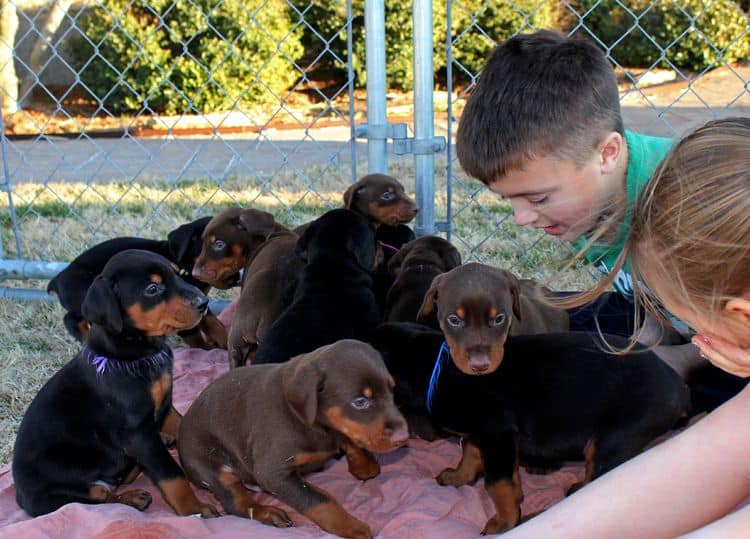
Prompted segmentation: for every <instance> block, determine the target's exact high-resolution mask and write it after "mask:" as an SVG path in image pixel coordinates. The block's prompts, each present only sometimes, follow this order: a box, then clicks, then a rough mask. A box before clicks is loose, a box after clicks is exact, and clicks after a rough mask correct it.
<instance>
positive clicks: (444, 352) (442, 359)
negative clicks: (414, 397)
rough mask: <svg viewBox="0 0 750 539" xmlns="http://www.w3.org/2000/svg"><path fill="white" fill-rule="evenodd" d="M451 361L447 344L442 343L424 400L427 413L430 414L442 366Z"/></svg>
mask: <svg viewBox="0 0 750 539" xmlns="http://www.w3.org/2000/svg"><path fill="white" fill-rule="evenodd" d="M449 361H451V349H450V348H449V347H448V342H447V341H443V344H441V345H440V350H439V351H438V355H437V359H436V360H435V367H433V369H432V376H430V385H429V386H428V387H427V399H426V400H425V406H426V407H427V412H428V413H430V414H432V401H433V399H434V398H435V391H436V390H437V386H438V379H439V378H440V371H441V370H442V369H443V366H444V365H447V364H448V362H449Z"/></svg>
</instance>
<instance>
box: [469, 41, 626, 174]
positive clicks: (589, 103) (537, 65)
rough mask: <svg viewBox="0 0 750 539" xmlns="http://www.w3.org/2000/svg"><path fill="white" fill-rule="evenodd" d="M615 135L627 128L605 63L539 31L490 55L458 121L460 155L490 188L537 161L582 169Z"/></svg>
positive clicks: (584, 45) (583, 47)
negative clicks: (555, 160) (561, 161)
mask: <svg viewBox="0 0 750 539" xmlns="http://www.w3.org/2000/svg"><path fill="white" fill-rule="evenodd" d="M613 131H616V132H618V133H620V134H623V133H624V128H623V124H622V116H621V114H620V100H619V95H618V90H617V81H616V79H615V74H614V71H613V69H612V66H611V64H610V63H609V61H608V60H607V58H606V56H605V55H604V54H603V53H602V51H601V50H599V49H598V48H597V47H596V45H594V44H593V43H591V42H589V41H585V40H581V39H576V40H574V39H571V38H568V37H565V36H563V35H560V34H558V33H556V32H552V31H549V30H540V31H538V32H535V33H533V34H519V35H516V36H514V37H512V38H510V39H508V40H507V41H505V42H504V43H502V44H500V45H499V46H498V47H497V48H496V49H495V51H494V52H493V53H492V56H491V57H490V59H489V60H488V61H487V63H486V64H485V66H484V69H483V70H482V74H481V77H480V80H479V82H478V83H477V86H476V88H475V89H474V90H473V92H472V94H471V96H470V97H469V100H468V102H467V104H466V108H465V109H464V111H463V114H462V116H461V120H460V123H459V126H458V133H457V136H456V152H457V155H458V159H459V161H460V163H461V166H462V167H463V169H464V170H465V171H466V172H467V173H468V174H470V175H471V176H474V177H475V178H477V179H479V180H481V181H482V182H483V183H485V184H489V183H491V182H493V181H495V180H497V179H499V178H500V177H502V176H503V175H504V174H505V173H506V172H507V171H508V170H513V169H519V168H521V167H522V166H523V165H524V164H525V162H526V161H528V160H529V159H532V158H535V157H544V156H547V155H554V156H557V157H561V158H566V159H571V160H573V161H574V162H575V163H576V164H577V165H582V164H583V163H584V162H585V161H587V160H588V159H590V158H591V155H592V154H593V152H594V151H595V150H596V146H597V144H598V143H599V142H600V141H601V140H603V138H604V137H605V136H606V135H607V134H608V133H610V132H613ZM589 149H590V152H589Z"/></svg>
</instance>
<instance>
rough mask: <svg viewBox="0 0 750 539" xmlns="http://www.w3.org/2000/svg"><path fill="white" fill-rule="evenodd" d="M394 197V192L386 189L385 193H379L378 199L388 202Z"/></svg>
mask: <svg viewBox="0 0 750 539" xmlns="http://www.w3.org/2000/svg"><path fill="white" fill-rule="evenodd" d="M394 198H396V193H392V192H391V191H386V192H385V193H383V194H382V195H380V200H382V201H383V202H390V201H391V200H393V199H394Z"/></svg>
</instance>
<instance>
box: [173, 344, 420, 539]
mask: <svg viewBox="0 0 750 539" xmlns="http://www.w3.org/2000/svg"><path fill="white" fill-rule="evenodd" d="M392 384H393V380H392V379H391V377H390V375H389V374H388V371H387V370H386V368H385V365H384V364H383V362H382V359H381V358H380V354H378V353H377V352H376V351H375V350H374V349H373V348H372V347H371V346H369V345H367V344H365V343H362V342H360V341H355V340H342V341H337V342H335V343H333V344H331V345H327V346H323V347H321V348H318V349H317V350H315V351H313V352H310V353H308V354H302V355H300V356H297V357H295V358H293V359H291V360H290V361H287V362H285V363H281V364H275V365H256V366H249V367H245V368H242V369H234V370H231V371H229V372H228V373H227V374H225V375H224V376H222V377H221V378H219V379H218V380H216V381H214V382H213V383H212V384H211V385H209V386H208V387H207V388H206V389H204V390H203V392H202V393H201V395H200V396H199V397H198V398H197V399H196V400H195V402H194V403H193V405H192V406H191V408H190V410H188V412H187V414H186V415H185V417H184V418H183V421H182V426H181V429H180V437H179V442H178V448H179V452H180V460H181V462H182V464H183V466H184V467H185V470H186V473H187V475H188V477H189V478H190V480H191V481H193V482H194V483H195V484H196V485H201V486H207V487H208V488H209V489H211V491H212V492H213V493H214V495H215V496H216V497H217V498H218V499H219V501H220V502H221V503H222V505H223V506H224V509H226V510H227V511H228V512H230V513H232V514H235V515H238V516H243V517H247V516H250V515H248V514H247V511H246V510H245V509H243V507H238V506H237V503H236V502H235V500H237V499H238V498H243V499H244V498H246V497H250V496H251V494H250V493H249V492H247V491H246V490H245V492H244V493H241V494H243V496H240V495H239V494H240V493H238V490H239V488H240V487H239V485H241V484H242V483H255V484H258V485H260V486H261V487H262V488H263V489H265V490H267V491H269V492H272V493H273V494H274V495H275V496H277V497H278V498H279V500H280V501H282V502H284V503H286V504H288V505H290V506H291V507H292V508H294V509H295V510H296V511H299V512H300V513H302V514H304V515H305V516H307V517H308V518H310V519H311V520H313V521H314V522H315V523H317V524H318V525H319V526H320V527H321V528H323V529H324V530H326V531H328V532H331V533H335V534H337V535H340V536H343V537H356V538H369V537H372V532H371V531H370V528H369V526H368V525H367V524H365V523H363V522H360V521H359V520H357V519H355V518H354V517H352V516H351V515H349V514H348V513H347V512H346V511H345V510H344V509H343V508H342V507H341V506H340V505H339V504H338V503H337V502H336V501H335V500H333V499H332V498H331V497H330V495H329V494H327V493H326V492H324V491H322V490H320V489H317V488H315V487H313V486H312V485H310V484H308V483H306V482H305V481H304V480H303V479H302V477H301V476H300V472H307V471H311V470H314V469H316V468H320V467H321V466H322V465H323V464H324V463H325V462H326V461H327V460H328V459H329V458H330V457H331V456H332V455H335V454H337V453H338V452H339V451H340V450H342V449H343V450H344V451H345V452H346V455H347V459H348V461H349V469H350V470H352V473H353V474H354V475H355V477H358V478H360V479H365V478H369V477H372V476H374V475H376V474H377V473H378V471H379V468H378V467H377V462H375V461H374V459H373V457H372V455H371V454H370V451H390V450H392V449H395V448H396V447H398V446H400V445H402V444H404V443H405V442H406V440H407V438H408V430H407V428H406V422H405V421H404V418H403V416H401V414H400V413H399V412H398V410H397V409H396V406H395V404H394V403H393V393H392ZM238 387H239V388H242V391H237V390H236V388H238ZM367 395H370V398H368V397H367ZM352 399H353V400H352ZM363 403H365V404H367V405H368V406H366V407H364V408H361V407H362V405H363ZM371 403H372V405H371ZM355 405H357V406H359V407H360V409H358V408H357V407H355ZM344 432H345V433H346V434H344ZM373 463H374V464H373ZM227 469H229V471H230V475H231V476H232V477H236V478H237V481H235V482H234V483H232V484H233V485H234V487H233V488H232V489H230V488H228V486H227V485H228V483H229V482H230V480H229V478H228V477H227V473H228V472H227ZM242 488H243V489H244V487H242ZM244 503H245V504H247V503H250V502H244ZM259 508H260V507H259V506H257V505H256V506H255V508H254V510H253V515H252V518H254V519H256V520H260V521H261V522H264V523H266V524H271V525H274V526H290V525H291V520H289V519H288V517H286V515H285V514H284V515H283V517H280V518H261V517H259V516H258V510H259Z"/></svg>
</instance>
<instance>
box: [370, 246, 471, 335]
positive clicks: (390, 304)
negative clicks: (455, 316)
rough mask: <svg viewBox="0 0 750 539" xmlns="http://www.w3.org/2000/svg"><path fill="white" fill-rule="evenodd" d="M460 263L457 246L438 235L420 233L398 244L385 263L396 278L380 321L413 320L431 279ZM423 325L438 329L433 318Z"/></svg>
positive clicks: (434, 317) (435, 318) (435, 319)
mask: <svg viewBox="0 0 750 539" xmlns="http://www.w3.org/2000/svg"><path fill="white" fill-rule="evenodd" d="M460 265H461V253H459V252H458V249H456V248H455V247H454V246H453V245H452V244H451V243H450V242H449V241H447V240H444V239H443V238H440V237H438V236H423V237H421V238H417V239H415V240H412V241H410V242H409V243H407V244H405V245H404V246H402V247H401V249H400V250H399V251H398V252H397V253H396V254H395V255H393V258H391V260H390V262H388V271H389V272H390V274H391V275H393V276H395V278H396V280H395V281H394V282H393V285H392V286H391V288H390V289H389V290H388V295H387V296H386V300H385V310H384V312H383V320H384V321H385V322H415V321H416V320H417V314H418V313H419V310H420V308H421V306H422V302H423V300H424V297H425V294H426V293H427V291H428V290H429V288H430V285H431V284H432V280H433V279H434V278H435V277H437V276H438V275H440V274H441V273H445V272H446V271H450V270H452V269H453V268H455V267H457V266H460ZM427 325H429V326H431V327H434V328H435V329H438V324H437V317H436V316H434V315H433V316H431V317H430V318H429V323H427Z"/></svg>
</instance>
